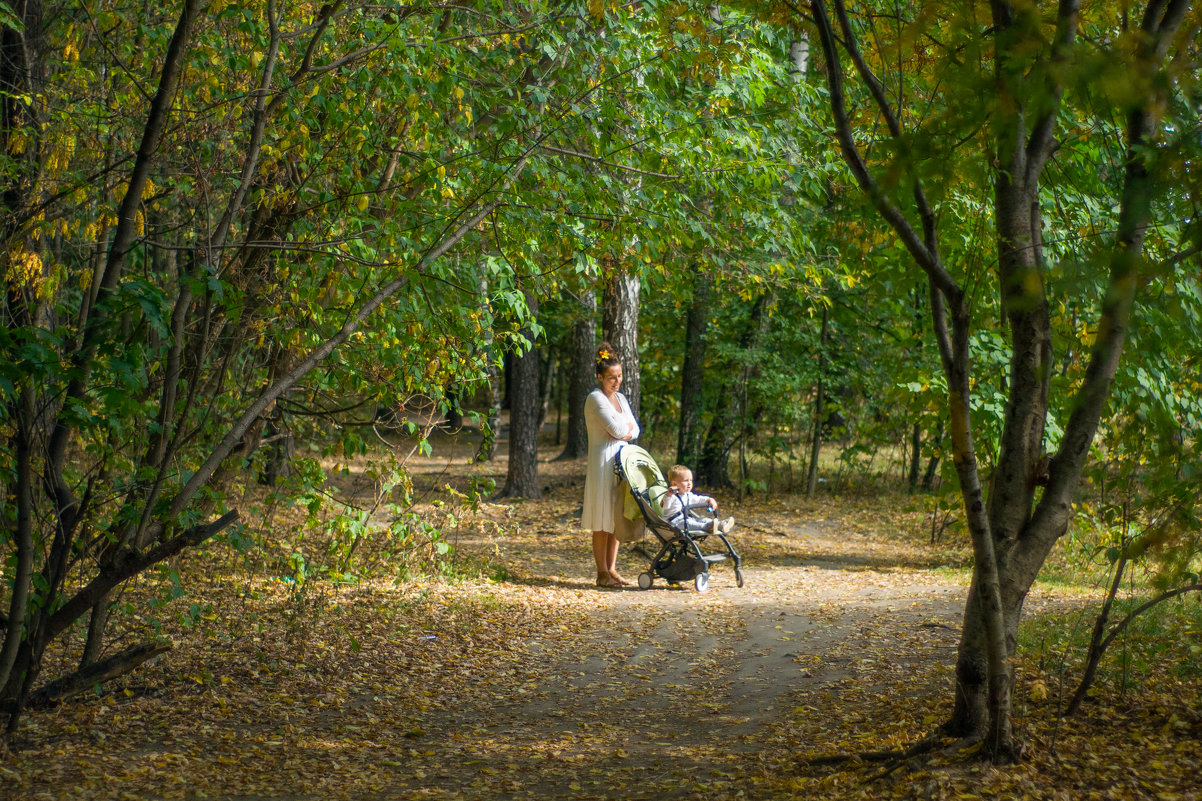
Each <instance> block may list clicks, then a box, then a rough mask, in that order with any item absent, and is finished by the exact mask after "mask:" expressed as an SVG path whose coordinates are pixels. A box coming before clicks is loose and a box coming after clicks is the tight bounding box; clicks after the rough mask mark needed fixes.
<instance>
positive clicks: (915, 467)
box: [906, 422, 922, 492]
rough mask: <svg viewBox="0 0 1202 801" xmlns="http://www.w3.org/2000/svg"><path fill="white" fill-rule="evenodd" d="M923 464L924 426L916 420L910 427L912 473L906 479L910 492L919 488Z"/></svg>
mask: <svg viewBox="0 0 1202 801" xmlns="http://www.w3.org/2000/svg"><path fill="white" fill-rule="evenodd" d="M921 464H922V426H921V425H920V424H919V423H917V422H916V423H914V427H913V428H911V429H910V475H909V477H908V478H907V479H906V486H907V487H909V488H910V492H914V491H915V490H917V489H918V473H919V472H920V471H921V469H922V467H921Z"/></svg>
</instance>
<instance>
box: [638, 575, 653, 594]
mask: <svg viewBox="0 0 1202 801" xmlns="http://www.w3.org/2000/svg"><path fill="white" fill-rule="evenodd" d="M651 582H652V578H651V574H650V573H639V589H640V590H649V589H651Z"/></svg>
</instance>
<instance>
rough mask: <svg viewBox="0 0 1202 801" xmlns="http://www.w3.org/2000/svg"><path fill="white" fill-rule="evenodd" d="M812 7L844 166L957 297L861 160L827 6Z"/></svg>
mask: <svg viewBox="0 0 1202 801" xmlns="http://www.w3.org/2000/svg"><path fill="white" fill-rule="evenodd" d="M811 8H812V10H813V19H814V24H815V25H816V26H817V27H818V34H819V36H818V38H819V41H820V42H821V43H822V53H823V57H824V58H825V59H826V65H827V82H828V85H829V88H830V104H831V114H832V116H833V118H834V123H835V136H836V138H837V139H838V141H839V147H840V149H841V150H842V152H843V159H844V161H846V162H847V166H848V168H849V169H850V170H851V173H852V175H853V176H854V177H855V179H856V182H857V183H858V184H859V185H860V188H861V189H862V190H863V191H864V192H865V193H866V194H867V195H868V197H869V198H870V199H871V200H872V202H873V205H875V206H876V208H877V211H878V212H879V213H880V215H881V216H882V217H884V218H885V221H886V222H887V223H889V225H890V226H891V227H892V228H893V230H894V231H895V232H896V233H897V235H898V237H899V238H900V239H901V240H902V243H903V244H904V245H905V246H906V249H907V250H908V251H909V252H910V255H911V256H913V257H914V260H915V261H916V262H917V263H918V265H919V266H920V267H922V269H923V270H924V271H926V273H927V274H928V275H929V276H930V277H931V280H932V281H934V282H935V284H936V286H938V287H939V290H940V291H941V292H944V293H945V294H947V295H949V296H959V295H960V294H961V292H960V288H959V286H958V285H957V284H956V282H955V280H954V279H953V278H952V277H951V275H950V274H949V273H948V272H947V270H946V269H945V268H944V267H943V265H942V264H941V263H940V261H939V255H938V253H937V252H934V251H932V250H931V249H930V248H928V247H927V245H926V243H925V241H924V240H923V239H922V238H921V237H919V236H918V233H917V232H916V231H915V230H914V227H913V226H912V225H910V222H909V220H907V219H906V217H905V214H903V213H902V211H901V209H899V208H898V207H897V205H896V204H894V203H893V201H892V200H890V199H889V197H888V196H887V195H886V194H885V192H884V190H882V189H881V187H880V185H879V184H877V182H876V180H875V179H874V178H873V177H872V174H871V173H870V172H869V171H868V165H867V164H866V163H865V162H864V157H863V156H862V155H861V153H860V150H859V147H858V146H857V145H856V142H855V137H854V136H853V135H852V131H851V120H850V118H849V116H848V113H847V99H846V93H845V91H844V88H843V67H842V64H841V63H840V60H839V53H838V50H837V44H836V41H835V34H834V31H833V30H832V29H831V23H830V18H829V17H828V16H827V12H826V4H825V2H824V0H813V2H812V3H811Z"/></svg>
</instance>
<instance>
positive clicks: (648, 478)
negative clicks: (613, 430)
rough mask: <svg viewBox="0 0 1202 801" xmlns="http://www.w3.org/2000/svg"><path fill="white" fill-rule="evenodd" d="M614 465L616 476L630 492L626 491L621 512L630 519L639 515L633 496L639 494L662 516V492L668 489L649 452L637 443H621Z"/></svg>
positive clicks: (652, 509) (655, 512)
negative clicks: (627, 486) (624, 483)
mask: <svg viewBox="0 0 1202 801" xmlns="http://www.w3.org/2000/svg"><path fill="white" fill-rule="evenodd" d="M616 466H617V470H618V477H619V478H621V479H623V480H624V481H625V482H626V483H627V484H628V485H629V487H630V492H629V493H626V500H627V502H626V505H625V508H624V509H623V514H624V515H625V516H626V517H628V518H630V519H631V520H633V519H635V518H637V517H639V510H638V503H637V502H636V501H635V499H634V496H635V495H641V496H642V497H644V498H646V499H647V502H648V503H649V504H650V507H651V511H652V512H654V514H656V515H658V516H659V517H661V518H662V517H663V516H664V508H663V506H662V501H663V497H664V493H666V492H667V490H668V482H667V481H665V480H664V474H663V473H661V472H660V470H659V465H657V464H656V463H655V460H654V459H652V458H651V454H649V453H647V451H646V450H644V449H643V448H640V447H639V446H638V445H623V446H622V449H621V450H619V451H618V460H617V465H616Z"/></svg>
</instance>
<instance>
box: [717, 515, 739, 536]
mask: <svg viewBox="0 0 1202 801" xmlns="http://www.w3.org/2000/svg"><path fill="white" fill-rule="evenodd" d="M734 527H735V519H734V518H733V517H728V518H726V519H725V520H723V521H722V522H721V523H719V524H718V530H719V531H721V532H722V533H723V534H729V533H730V530H731V529H732V528H734Z"/></svg>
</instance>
